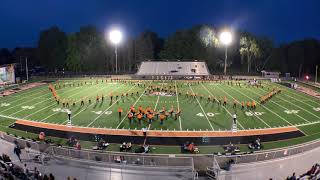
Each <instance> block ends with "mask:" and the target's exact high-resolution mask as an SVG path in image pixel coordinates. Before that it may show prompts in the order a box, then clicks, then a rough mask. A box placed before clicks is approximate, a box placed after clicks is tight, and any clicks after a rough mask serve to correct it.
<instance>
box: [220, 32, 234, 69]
mask: <svg viewBox="0 0 320 180" xmlns="http://www.w3.org/2000/svg"><path fill="white" fill-rule="evenodd" d="M219 39H220V42H221V43H222V44H223V45H224V46H225V57H224V75H226V74H227V59H228V46H229V44H230V43H231V42H232V34H231V32H230V31H223V32H222V33H221V34H220V36H219Z"/></svg>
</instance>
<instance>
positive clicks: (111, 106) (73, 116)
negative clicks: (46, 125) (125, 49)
mask: <svg viewBox="0 0 320 180" xmlns="http://www.w3.org/2000/svg"><path fill="white" fill-rule="evenodd" d="M122 86H123V85H121V86H118V87H117V88H115V89H113V90H117V89H119V88H120V87H122ZM133 87H134V86H133ZM133 87H131V89H132V88H133ZM131 89H130V90H131ZM130 90H129V91H130ZM120 100H121V98H119V99H118V100H117V101H115V103H116V102H118V101H120ZM115 103H113V104H111V106H109V107H108V108H107V109H106V110H105V111H103V112H102V113H101V114H100V115H98V116H97V117H96V118H95V119H94V120H93V121H92V122H91V123H89V124H88V125H87V127H89V126H90V125H91V124H93V122H94V121H96V119H98V118H99V117H100V116H102V115H103V114H104V113H105V112H107V111H108V110H109V109H110V108H111V107H112V106H113V105H114V104H115ZM91 105H93V103H92V104H90V105H89V106H91ZM89 106H88V107H89ZM88 107H87V108H88ZM85 109H86V108H84V109H81V111H79V112H77V113H76V114H75V115H73V116H72V117H71V119H72V118H74V117H76V116H78V115H79V114H80V113H81V112H82V111H84V110H85ZM67 121H68V120H66V121H64V122H63V123H62V124H64V123H66V122H67Z"/></svg>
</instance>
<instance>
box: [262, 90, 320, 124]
mask: <svg viewBox="0 0 320 180" xmlns="http://www.w3.org/2000/svg"><path fill="white" fill-rule="evenodd" d="M263 91H264V90H263ZM277 98H279V99H282V100H284V101H286V102H288V103H290V104H292V105H294V106H296V107H297V108H299V109H302V110H304V111H306V112H308V113H309V114H311V115H313V116H315V117H317V118H318V119H320V117H319V116H317V115H315V114H313V113H312V112H310V111H308V110H306V109H304V108H302V107H300V106H298V105H296V104H294V103H292V102H290V101H288V100H286V99H284V98H281V97H279V96H277ZM311 107H312V106H311Z"/></svg>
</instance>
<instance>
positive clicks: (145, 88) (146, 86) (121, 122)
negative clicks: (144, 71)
mask: <svg viewBox="0 0 320 180" xmlns="http://www.w3.org/2000/svg"><path fill="white" fill-rule="evenodd" d="M150 84H151V82H150ZM147 88H148V86H146V88H145V89H144V90H143V92H142V93H141V95H140V96H139V98H138V99H137V100H136V102H134V104H133V106H135V105H136V104H137V103H138V101H139V99H140V98H141V97H142V96H143V94H144V91H145V90H146V89H147ZM127 116H128V113H127V111H126V115H125V116H124V118H123V119H122V120H121V121H120V123H119V124H118V126H117V127H116V129H119V127H120V125H121V124H122V122H123V121H124V120H125V119H126V118H127Z"/></svg>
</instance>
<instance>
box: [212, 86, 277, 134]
mask: <svg viewBox="0 0 320 180" xmlns="http://www.w3.org/2000/svg"><path fill="white" fill-rule="evenodd" d="M217 87H218V88H219V89H221V90H222V91H223V92H224V93H226V94H227V95H228V96H229V97H231V98H232V99H233V100H236V101H238V100H237V99H235V98H234V97H233V96H232V95H230V94H229V93H228V92H226V91H225V90H223V88H220V87H219V86H217ZM232 89H233V88H232ZM253 114H254V116H255V117H256V118H258V119H259V120H260V121H261V122H262V123H264V124H265V125H267V126H268V127H269V128H271V126H270V125H269V124H268V123H266V122H265V121H264V120H263V119H262V118H260V117H259V116H257V115H256V114H255V113H253Z"/></svg>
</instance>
